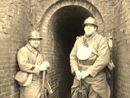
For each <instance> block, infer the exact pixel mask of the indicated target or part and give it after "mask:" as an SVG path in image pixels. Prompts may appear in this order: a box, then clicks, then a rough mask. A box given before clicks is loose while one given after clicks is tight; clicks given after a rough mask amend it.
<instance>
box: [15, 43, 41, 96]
mask: <svg viewBox="0 0 130 98" xmlns="http://www.w3.org/2000/svg"><path fill="white" fill-rule="evenodd" d="M38 54H39V55H40V56H41V54H40V52H39V51H37V50H35V49H34V48H32V47H31V45H30V44H29V43H28V44H27V45H26V46H24V47H22V48H21V49H20V50H19V51H18V54H17V59H18V64H19V68H20V70H22V71H25V72H28V73H32V74H33V77H32V83H31V85H29V86H21V87H20V98H39V97H40V95H41V86H42V84H41V81H40V78H41V73H40V65H41V64H42V63H43V62H42V60H41V59H38V63H37V64H36V65H35V63H36V60H37V56H38ZM41 57H42V56H41Z"/></svg>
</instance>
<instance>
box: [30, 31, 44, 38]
mask: <svg viewBox="0 0 130 98" xmlns="http://www.w3.org/2000/svg"><path fill="white" fill-rule="evenodd" d="M28 39H29V40H30V39H40V40H42V37H41V35H40V33H39V32H38V31H36V30H34V31H32V32H30V34H29V38H28Z"/></svg>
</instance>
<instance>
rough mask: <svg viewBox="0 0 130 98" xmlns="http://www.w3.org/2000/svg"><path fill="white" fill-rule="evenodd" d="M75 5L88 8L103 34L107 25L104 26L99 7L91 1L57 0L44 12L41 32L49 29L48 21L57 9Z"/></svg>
mask: <svg viewBox="0 0 130 98" xmlns="http://www.w3.org/2000/svg"><path fill="white" fill-rule="evenodd" d="M73 5H77V6H81V7H83V8H85V9H86V10H88V11H89V12H90V13H91V14H92V15H93V16H94V17H95V19H96V21H97V24H98V25H99V27H98V32H99V33H100V34H101V35H103V33H104V30H105V26H104V21H103V18H102V15H101V14H100V12H99V11H98V9H97V8H96V7H95V6H94V5H93V4H92V3H90V2H89V1H57V2H56V3H54V4H52V5H51V6H50V7H49V8H48V9H47V10H46V12H45V13H44V14H43V17H42V19H41V21H40V25H39V27H40V30H41V32H42V33H44V32H46V31H47V29H48V26H47V25H48V22H49V20H50V18H51V17H52V15H53V14H54V13H55V12H56V11H57V10H59V9H61V8H62V7H65V6H73Z"/></svg>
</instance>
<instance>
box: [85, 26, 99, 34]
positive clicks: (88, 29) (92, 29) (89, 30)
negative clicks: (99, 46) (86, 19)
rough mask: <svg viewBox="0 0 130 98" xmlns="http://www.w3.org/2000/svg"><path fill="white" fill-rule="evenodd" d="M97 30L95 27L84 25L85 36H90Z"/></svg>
mask: <svg viewBox="0 0 130 98" xmlns="http://www.w3.org/2000/svg"><path fill="white" fill-rule="evenodd" d="M96 30H97V27H96V26H94V25H92V24H85V26H84V31H85V35H86V36H91V35H93V33H94V32H95V31H96Z"/></svg>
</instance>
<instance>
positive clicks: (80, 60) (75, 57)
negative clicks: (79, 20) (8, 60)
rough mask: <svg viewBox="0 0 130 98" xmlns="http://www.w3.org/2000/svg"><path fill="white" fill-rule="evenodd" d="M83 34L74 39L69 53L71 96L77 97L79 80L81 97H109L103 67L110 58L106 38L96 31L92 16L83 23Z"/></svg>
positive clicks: (96, 27)
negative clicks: (72, 75)
mask: <svg viewBox="0 0 130 98" xmlns="http://www.w3.org/2000/svg"><path fill="white" fill-rule="evenodd" d="M82 26H83V28H84V31H85V34H84V35H83V36H81V37H78V38H77V39H76V42H75V44H74V46H73V48H72V51H71V53H70V66H71V72H72V74H74V75H75V78H74V81H73V85H72V87H71V94H72V97H71V98H79V97H78V92H79V82H80V81H81V84H82V98H110V87H109V85H108V82H107V78H106V72H105V70H104V69H105V67H107V65H108V63H109V60H110V50H109V47H108V43H107V39H106V38H105V37H103V36H101V35H99V34H98V33H97V29H98V25H97V23H96V20H95V19H94V18H93V17H88V18H87V19H85V21H84V23H83V25H82Z"/></svg>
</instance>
